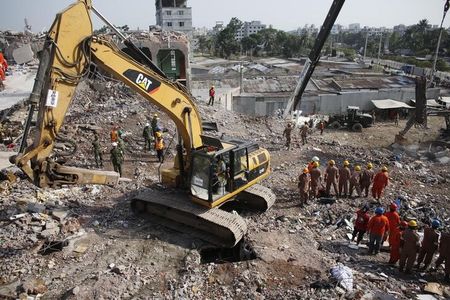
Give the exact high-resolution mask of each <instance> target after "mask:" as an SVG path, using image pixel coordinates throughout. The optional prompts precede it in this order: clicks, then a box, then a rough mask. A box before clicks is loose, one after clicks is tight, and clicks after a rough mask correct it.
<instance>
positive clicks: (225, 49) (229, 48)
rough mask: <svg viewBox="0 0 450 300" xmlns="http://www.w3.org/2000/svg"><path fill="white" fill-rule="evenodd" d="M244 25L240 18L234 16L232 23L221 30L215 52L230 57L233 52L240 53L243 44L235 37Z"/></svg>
mask: <svg viewBox="0 0 450 300" xmlns="http://www.w3.org/2000/svg"><path fill="white" fill-rule="evenodd" d="M241 27H242V22H241V21H240V20H239V19H238V18H232V19H231V21H230V23H228V25H227V26H226V27H225V28H224V29H223V30H222V31H220V32H219V34H218V35H217V37H216V43H215V53H216V55H218V56H220V57H224V58H230V56H231V55H232V54H235V53H238V52H239V50H240V48H241V46H240V43H239V41H237V40H236V39H235V36H236V32H237V30H238V29H239V28H241Z"/></svg>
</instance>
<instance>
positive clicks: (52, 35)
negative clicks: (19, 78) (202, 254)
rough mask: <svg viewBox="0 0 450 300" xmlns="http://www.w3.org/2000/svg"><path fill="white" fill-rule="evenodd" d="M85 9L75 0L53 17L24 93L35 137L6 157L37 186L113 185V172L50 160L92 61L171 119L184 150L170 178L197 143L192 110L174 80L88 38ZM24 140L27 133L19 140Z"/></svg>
mask: <svg viewBox="0 0 450 300" xmlns="http://www.w3.org/2000/svg"><path fill="white" fill-rule="evenodd" d="M91 8H92V6H91V1H90V0H79V1H78V2H77V3H75V4H73V5H71V6H69V7H68V8H67V9H65V10H64V11H63V12H61V13H59V14H58V15H57V16H56V19H55V21H54V23H53V25H52V27H51V29H50V31H49V33H48V35H47V40H46V43H45V46H44V50H43V52H42V54H41V62H40V65H39V70H38V74H37V77H36V81H35V85H34V87H33V92H32V94H31V96H30V102H31V106H32V107H37V109H38V117H37V126H36V136H35V137H34V139H33V144H32V145H30V146H29V147H26V148H25V149H21V151H20V153H19V154H18V155H17V156H14V157H12V158H11V161H12V162H13V163H15V164H16V165H17V166H19V167H20V168H21V169H22V170H23V171H24V172H25V173H26V174H27V175H28V177H29V178H30V179H31V180H32V181H33V182H34V183H35V184H37V185H39V186H41V187H44V186H58V185H61V184H84V183H94V184H115V183H116V182H117V181H118V179H119V177H118V174H117V173H115V172H105V171H95V170H88V169H80V168H74V167H66V166H63V165H61V164H58V163H57V162H55V161H53V160H52V159H51V153H52V151H53V148H54V145H55V142H56V140H57V138H58V137H59V136H60V129H61V126H62V125H63V122H64V117H65V115H66V113H67V110H68V108H69V106H70V104H71V101H72V99H73V96H74V93H75V89H76V87H77V85H78V83H79V81H80V80H81V79H82V78H83V77H84V75H86V73H87V72H88V71H89V67H90V65H91V64H95V65H97V66H98V67H99V68H101V69H103V70H105V71H107V72H109V73H110V74H112V75H113V76H114V77H115V78H117V79H119V80H120V81H122V82H123V83H125V84H126V85H128V86H129V87H130V88H131V89H133V90H134V91H136V92H137V93H139V94H140V95H142V96H143V97H144V98H145V99H147V100H148V101H149V102H151V103H152V104H155V105H157V106H158V107H159V108H161V109H162V110H163V111H164V112H165V113H167V114H168V116H169V117H170V118H171V119H172V120H173V121H174V123H175V124H176V127H177V130H178V134H179V136H180V138H181V140H182V146H183V148H184V150H185V151H184V152H185V154H184V155H183V154H181V153H183V151H179V152H178V155H177V156H178V157H177V159H175V164H174V168H173V169H172V170H170V171H168V173H170V174H168V176H169V177H172V178H173V179H174V178H175V177H176V176H177V174H178V173H180V170H181V171H182V172H183V171H185V170H187V169H188V168H189V163H190V159H189V157H190V154H191V151H192V150H194V149H197V148H199V147H201V146H202V141H201V134H202V126H201V120H200V116H199V113H198V111H197V108H196V107H195V104H194V103H193V101H192V100H191V99H190V97H189V95H188V94H187V93H186V92H185V91H184V90H183V89H181V88H180V87H179V86H178V85H177V84H175V83H172V82H170V81H169V80H168V79H166V78H164V77H163V76H161V75H160V74H158V73H157V72H155V71H154V70H151V69H150V68H148V67H146V66H144V65H142V64H139V63H137V62H136V61H134V60H133V59H132V58H131V57H129V56H127V55H126V54H125V53H123V52H121V51H120V50H119V49H118V48H117V47H116V46H115V45H114V44H112V43H110V42H109V41H108V40H106V39H104V38H102V37H96V36H93V31H92V21H91V16H90V11H91ZM30 113H32V110H31V109H30ZM29 122H31V117H30V118H29V120H28V123H29ZM27 127H29V126H27ZM26 138H27V132H26V133H25V134H24V141H26ZM23 144H24V143H23ZM21 148H24V147H21ZM180 156H185V158H184V159H183V157H180ZM177 170H178V171H177ZM163 175H164V174H163Z"/></svg>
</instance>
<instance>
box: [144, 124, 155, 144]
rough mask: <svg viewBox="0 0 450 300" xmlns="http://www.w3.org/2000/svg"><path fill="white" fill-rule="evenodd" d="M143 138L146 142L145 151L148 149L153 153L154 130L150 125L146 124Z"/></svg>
mask: <svg viewBox="0 0 450 300" xmlns="http://www.w3.org/2000/svg"><path fill="white" fill-rule="evenodd" d="M142 137H143V138H144V141H145V146H144V149H148V151H151V150H152V139H153V134H152V128H151V127H150V124H149V123H146V124H145V127H144V130H143V132H142Z"/></svg>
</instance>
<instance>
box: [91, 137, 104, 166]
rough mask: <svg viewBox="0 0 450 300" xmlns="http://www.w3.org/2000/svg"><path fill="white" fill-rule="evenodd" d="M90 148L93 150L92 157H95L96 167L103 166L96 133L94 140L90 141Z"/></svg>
mask: <svg viewBox="0 0 450 300" xmlns="http://www.w3.org/2000/svg"><path fill="white" fill-rule="evenodd" d="M92 150H93V151H94V158H95V165H96V166H97V168H99V166H100V167H102V168H103V156H102V150H101V147H100V141H99V140H98V135H97V134H95V135H94V141H93V142H92Z"/></svg>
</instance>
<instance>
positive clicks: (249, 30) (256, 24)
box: [235, 21, 267, 40]
mask: <svg viewBox="0 0 450 300" xmlns="http://www.w3.org/2000/svg"><path fill="white" fill-rule="evenodd" d="M266 27H267V26H266V25H265V24H261V21H251V22H244V23H243V24H242V27H241V28H240V29H238V30H237V32H236V36H235V38H236V39H237V40H241V39H242V38H244V37H248V36H250V35H252V34H255V33H258V32H259V31H261V30H263V29H265V28H266Z"/></svg>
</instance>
